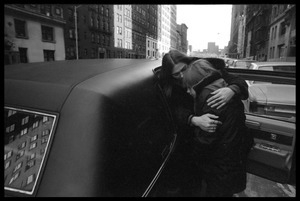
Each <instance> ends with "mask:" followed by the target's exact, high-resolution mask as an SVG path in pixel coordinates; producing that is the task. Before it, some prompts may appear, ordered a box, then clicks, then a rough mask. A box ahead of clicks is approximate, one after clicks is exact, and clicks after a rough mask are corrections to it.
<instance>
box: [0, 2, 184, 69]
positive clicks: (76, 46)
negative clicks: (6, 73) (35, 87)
mask: <svg viewBox="0 0 300 201" xmlns="http://www.w3.org/2000/svg"><path fill="white" fill-rule="evenodd" d="M176 16H177V8H176V5H165V4H163V5H160V4H158V5H155V4H122V5H113V4H57V5H56V4H9V5H5V26H4V28H5V39H4V41H5V45H4V48H5V63H6V64H11V63H19V62H23V63H24V62H38V61H52V60H70V59H101V58H136V59H141V58H150V59H151V58H162V57H163V55H164V54H166V53H167V52H169V50H170V49H178V50H180V51H183V52H185V53H187V50H188V41H187V27H186V25H185V24H181V25H177V23H176V19H177V17H176ZM75 18H76V19H75Z"/></svg>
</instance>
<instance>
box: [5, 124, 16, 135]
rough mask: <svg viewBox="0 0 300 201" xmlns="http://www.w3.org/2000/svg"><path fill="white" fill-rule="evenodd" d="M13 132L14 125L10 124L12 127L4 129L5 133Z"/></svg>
mask: <svg viewBox="0 0 300 201" xmlns="http://www.w3.org/2000/svg"><path fill="white" fill-rule="evenodd" d="M14 130H15V124H12V125H10V126H8V127H6V132H7V133H10V132H12V131H14Z"/></svg>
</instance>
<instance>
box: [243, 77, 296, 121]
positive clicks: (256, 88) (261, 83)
mask: <svg viewBox="0 0 300 201" xmlns="http://www.w3.org/2000/svg"><path fill="white" fill-rule="evenodd" d="M246 82H247V84H248V90H249V98H248V100H246V101H244V105H245V112H246V113H249V114H254V115H259V116H265V117H270V118H275V119H280V120H284V121H288V122H295V120H296V86H295V84H292V83H291V84H289V83H282V82H280V80H267V79H264V78H260V79H258V78H253V79H251V80H246Z"/></svg>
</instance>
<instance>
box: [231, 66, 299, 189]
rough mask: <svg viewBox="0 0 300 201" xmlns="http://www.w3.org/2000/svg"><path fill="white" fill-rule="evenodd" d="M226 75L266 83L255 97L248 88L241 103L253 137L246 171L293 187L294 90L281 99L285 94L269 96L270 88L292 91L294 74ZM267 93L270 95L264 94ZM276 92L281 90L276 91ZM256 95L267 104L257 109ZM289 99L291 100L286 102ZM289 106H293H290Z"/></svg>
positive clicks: (235, 71)
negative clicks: (280, 101)
mask: <svg viewBox="0 0 300 201" xmlns="http://www.w3.org/2000/svg"><path fill="white" fill-rule="evenodd" d="M228 71H229V72H230V73H233V74H236V75H239V76H241V77H243V78H244V79H245V80H248V81H259V82H260V83H261V82H268V83H266V84H265V85H262V87H260V88H259V89H258V90H257V93H255V94H254V95H253V91H251V90H252V88H251V87H250V86H249V98H248V100H245V101H244V105H245V113H246V125H247V127H248V129H249V132H250V133H251V134H252V135H253V137H254V146H253V147H252V149H251V151H250V153H249V157H248V166H247V168H248V169H247V171H248V172H249V173H251V174H255V175H258V176H260V177H263V178H266V179H269V180H272V181H275V182H279V183H289V184H294V183H295V162H296V160H295V155H296V131H295V129H296V117H295V114H296V112H295V90H290V91H289V93H290V94H289V95H281V94H282V93H283V92H284V94H286V93H287V92H286V90H285V91H282V90H281V91H275V92H274V93H275V94H272V95H271V94H270V93H269V92H270V91H271V90H270V89H271V87H272V86H270V85H272V84H277V85H276V86H280V85H282V86H284V87H287V86H289V87H295V86H294V85H295V81H296V78H295V73H284V72H272V71H255V70H246V69H245V70H244V69H228ZM268 89H269V91H266V90H268ZM293 89H295V88H293ZM264 90H265V91H264ZM278 90H280V88H279V87H278ZM259 94H260V95H261V96H264V98H265V100H267V102H265V104H264V105H260V102H259V101H261V100H260V97H258V96H259ZM255 96H257V97H255ZM271 96H272V97H271ZM273 96H274V97H275V98H274V97H273ZM276 96H277V99H278V100H279V99H280V100H282V99H284V100H286V104H284V103H283V104H282V105H281V106H279V105H276V103H275V102H271V101H270V100H271V99H272V100H273V101H274V100H275V99H276ZM280 96H285V97H280ZM291 98H292V99H293V100H289V99H291ZM291 102H293V103H294V105H293V104H292V105H291V104H290V103H291ZM257 108H259V109H257Z"/></svg>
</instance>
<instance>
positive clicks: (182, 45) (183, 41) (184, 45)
mask: <svg viewBox="0 0 300 201" xmlns="http://www.w3.org/2000/svg"><path fill="white" fill-rule="evenodd" d="M187 30H188V27H187V26H186V25H185V24H177V31H178V33H179V34H178V36H179V37H180V38H179V41H178V45H177V47H178V48H177V49H178V50H179V51H182V52H184V53H187V49H188V41H187Z"/></svg>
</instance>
